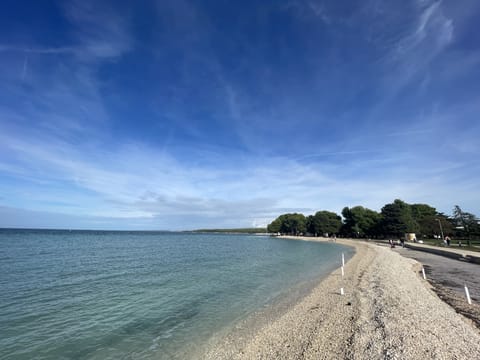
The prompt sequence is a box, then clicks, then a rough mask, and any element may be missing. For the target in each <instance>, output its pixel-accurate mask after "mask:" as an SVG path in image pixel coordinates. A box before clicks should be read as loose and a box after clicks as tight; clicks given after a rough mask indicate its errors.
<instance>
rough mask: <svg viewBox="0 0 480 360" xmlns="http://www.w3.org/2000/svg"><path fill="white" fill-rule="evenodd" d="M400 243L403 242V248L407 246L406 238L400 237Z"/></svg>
mask: <svg viewBox="0 0 480 360" xmlns="http://www.w3.org/2000/svg"><path fill="white" fill-rule="evenodd" d="M400 244H402V248H404V247H405V238H401V239H400Z"/></svg>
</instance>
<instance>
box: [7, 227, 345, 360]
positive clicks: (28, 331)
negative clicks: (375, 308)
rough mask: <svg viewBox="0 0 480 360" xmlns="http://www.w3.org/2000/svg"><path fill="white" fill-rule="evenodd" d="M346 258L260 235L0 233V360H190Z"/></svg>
mask: <svg viewBox="0 0 480 360" xmlns="http://www.w3.org/2000/svg"><path fill="white" fill-rule="evenodd" d="M353 252H354V250H353V249H352V248H349V247H346V246H342V245H339V244H336V243H333V242H327V243H316V242H308V241H296V240H287V239H280V238H273V237H269V236H258V235H257V236H255V235H229V234H200V233H185V232H127V231H63V230H27V229H24V230H13V229H3V230H0V359H189V358H190V359H194V358H198V357H199V354H201V353H203V352H204V351H205V350H206V349H205V347H206V346H207V344H208V346H212V343H213V342H212V339H220V338H221V337H222V336H223V335H224V334H228V333H229V332H231V331H233V329H234V328H235V325H236V324H238V323H239V322H241V321H245V319H247V318H249V317H252V316H253V317H254V316H255V314H257V313H259V312H260V311H264V310H265V309H269V308H275V306H278V305H277V304H280V303H284V302H285V300H286V299H289V301H293V302H294V301H297V300H298V297H300V296H304V295H305V294H306V293H307V292H308V287H309V286H312V284H314V283H315V284H316V283H318V281H319V279H321V278H322V277H325V276H327V275H328V274H329V273H330V272H331V271H333V270H334V269H335V268H338V267H339V266H341V254H342V253H344V254H345V257H346V258H347V259H348V258H349V257H351V256H352V255H353ZM302 289H303V291H300V290H302ZM295 297H296V298H295Z"/></svg>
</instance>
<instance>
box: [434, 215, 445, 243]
mask: <svg viewBox="0 0 480 360" xmlns="http://www.w3.org/2000/svg"><path fill="white" fill-rule="evenodd" d="M435 220H437V221H438V225H440V234H442V241H443V240H445V238H444V237H443V229H442V222H441V221H440V219H435Z"/></svg>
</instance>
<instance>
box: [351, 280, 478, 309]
mask: <svg viewBox="0 0 480 360" xmlns="http://www.w3.org/2000/svg"><path fill="white" fill-rule="evenodd" d="M342 295H343V294H342ZM465 295H466V296H467V302H468V304H469V305H472V299H470V292H469V291H468V288H467V284H465Z"/></svg>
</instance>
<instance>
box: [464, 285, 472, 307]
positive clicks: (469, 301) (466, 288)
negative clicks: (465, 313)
mask: <svg viewBox="0 0 480 360" xmlns="http://www.w3.org/2000/svg"><path fill="white" fill-rule="evenodd" d="M465 295H466V296H467V302H468V304H469V305H472V299H470V292H469V291H468V287H467V284H465Z"/></svg>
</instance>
